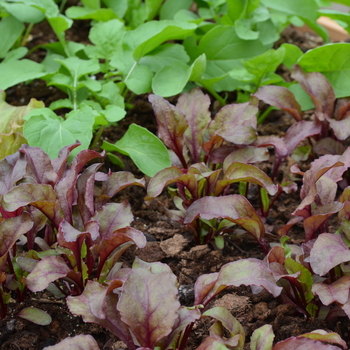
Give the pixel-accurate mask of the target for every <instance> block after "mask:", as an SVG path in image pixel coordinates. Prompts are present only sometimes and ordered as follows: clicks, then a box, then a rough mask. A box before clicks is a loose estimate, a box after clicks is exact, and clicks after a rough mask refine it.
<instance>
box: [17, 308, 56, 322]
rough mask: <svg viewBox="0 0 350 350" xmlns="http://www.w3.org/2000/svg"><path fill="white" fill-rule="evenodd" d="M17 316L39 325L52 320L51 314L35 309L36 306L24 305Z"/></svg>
mask: <svg viewBox="0 0 350 350" xmlns="http://www.w3.org/2000/svg"><path fill="white" fill-rule="evenodd" d="M17 316H18V317H20V318H24V319H25V320H28V321H30V322H33V323H35V324H38V325H40V326H47V325H48V324H50V323H51V321H52V319H51V316H50V315H49V314H48V313H47V312H46V311H43V310H40V309H37V308H36V307H26V308H24V309H22V310H21V311H20V312H19V313H18V314H17Z"/></svg>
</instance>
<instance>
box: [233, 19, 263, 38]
mask: <svg viewBox="0 0 350 350" xmlns="http://www.w3.org/2000/svg"><path fill="white" fill-rule="evenodd" d="M251 27H252V21H251V20H250V19H248V18H241V19H238V20H237V21H236V22H235V28H236V33H237V35H238V37H239V38H240V39H243V40H256V39H258V38H259V32H256V31H254V30H252V29H251Z"/></svg>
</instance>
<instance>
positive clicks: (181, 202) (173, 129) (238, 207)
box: [146, 89, 320, 253]
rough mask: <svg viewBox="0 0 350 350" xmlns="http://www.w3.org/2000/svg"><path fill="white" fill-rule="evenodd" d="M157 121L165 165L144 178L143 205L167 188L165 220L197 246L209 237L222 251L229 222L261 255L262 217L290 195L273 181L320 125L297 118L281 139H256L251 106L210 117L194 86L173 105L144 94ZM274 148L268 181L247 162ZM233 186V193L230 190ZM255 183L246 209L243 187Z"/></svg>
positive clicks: (253, 103)
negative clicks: (180, 226) (253, 200)
mask: <svg viewBox="0 0 350 350" xmlns="http://www.w3.org/2000/svg"><path fill="white" fill-rule="evenodd" d="M149 99H150V101H151V103H152V106H153V109H154V111H155V115H156V119H157V123H158V127H159V129H158V136H159V138H160V139H161V140H162V141H163V142H164V144H165V145H166V146H167V147H168V148H169V150H170V153H171V155H172V161H173V166H172V167H168V168H165V169H163V170H161V171H159V172H158V173H157V174H156V175H155V176H153V177H152V179H151V181H150V182H149V185H148V189H147V197H146V200H151V199H153V198H155V197H157V196H158V195H159V194H160V193H161V192H162V191H163V189H164V188H166V187H168V186H169V185H172V184H176V188H175V189H174V188H171V189H169V190H170V192H171V194H172V196H173V198H174V204H175V205H176V207H177V210H166V212H167V214H168V216H169V217H170V218H172V219H174V220H177V221H180V222H182V223H184V224H186V225H188V226H189V227H190V228H191V229H192V230H193V232H194V236H195V240H196V243H197V244H202V243H209V242H213V241H214V240H215V243H216V246H217V247H220V248H222V247H223V238H222V233H223V232H225V231H227V230H232V226H233V225H235V224H238V225H241V226H242V227H243V228H244V229H245V230H246V231H247V232H249V233H251V234H252V235H253V236H254V237H255V238H256V239H257V241H258V242H259V244H260V245H261V246H262V248H263V250H264V251H265V253H267V251H268V247H267V245H266V242H265V239H264V236H265V227H264V220H265V218H266V217H267V215H268V211H269V209H270V208H271V206H272V205H273V203H274V202H275V201H276V199H277V198H278V197H279V195H280V194H281V193H282V192H287V193H290V192H291V191H293V190H295V187H296V186H295V184H293V183H292V182H289V183H282V184H278V185H276V184H274V182H273V178H274V176H275V174H276V172H277V170H278V168H279V166H280V165H281V163H282V161H284V160H285V159H286V158H287V156H288V155H290V154H291V153H292V152H293V151H294V149H295V147H296V146H297V145H298V144H299V143H300V142H301V141H302V140H304V139H305V138H307V137H309V136H310V135H314V134H317V133H319V132H320V127H319V126H317V125H316V126H315V125H314V124H312V123H307V122H304V121H300V122H299V123H296V124H295V125H293V126H292V127H291V129H290V130H288V132H287V134H286V136H285V139H280V138H277V137H259V136H258V135H257V131H256V126H257V119H256V114H257V113H258V101H257V99H256V98H255V97H252V98H251V100H250V101H249V102H246V103H241V104H232V105H227V106H225V107H223V108H221V109H220V110H219V112H218V113H217V114H216V115H215V117H214V118H213V119H211V116H210V111H209V106H210V99H209V97H208V96H207V95H204V94H203V93H202V92H201V91H200V90H199V89H194V90H192V91H191V92H189V93H185V94H183V95H181V96H180V98H179V100H178V102H177V105H176V106H173V105H171V104H170V103H169V102H167V101H166V100H165V99H163V98H162V97H160V96H156V95H151V96H150V97H149ZM269 146H274V147H275V155H276V158H275V159H276V160H275V166H274V169H273V171H272V174H271V176H269V175H267V174H266V173H265V172H263V171H262V170H260V169H259V168H258V167H257V166H255V165H253V164H255V163H258V162H262V161H266V160H268V159H269V156H270V155H269V151H268V149H267V147H269ZM234 183H237V184H239V185H238V186H239V187H238V192H239V194H235V195H229V196H228V194H230V193H232V186H231V185H232V184H234ZM251 185H257V186H258V189H259V190H258V194H259V199H260V208H259V210H255V209H254V208H253V207H252V205H251V204H250V202H249V200H248V199H247V197H248V188H249V186H251Z"/></svg>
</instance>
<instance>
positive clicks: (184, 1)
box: [159, 0, 192, 20]
mask: <svg viewBox="0 0 350 350" xmlns="http://www.w3.org/2000/svg"><path fill="white" fill-rule="evenodd" d="M191 4H192V0H166V1H165V2H164V4H163V6H162V8H161V10H160V13H159V17H160V19H161V20H164V19H174V16H175V15H176V13H177V12H179V11H180V10H188V9H189V8H190V6H191Z"/></svg>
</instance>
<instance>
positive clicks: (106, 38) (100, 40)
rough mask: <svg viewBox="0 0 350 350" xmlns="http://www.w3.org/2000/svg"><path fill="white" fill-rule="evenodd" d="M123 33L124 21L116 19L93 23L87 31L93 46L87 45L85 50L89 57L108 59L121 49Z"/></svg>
mask: <svg viewBox="0 0 350 350" xmlns="http://www.w3.org/2000/svg"><path fill="white" fill-rule="evenodd" d="M124 33H125V27H124V23H123V22H122V21H120V20H118V19H112V20H110V21H108V22H99V23H97V24H95V25H94V26H93V27H92V28H91V29H90V33H89V39H90V41H91V42H92V43H93V44H94V45H95V46H87V47H86V49H85V51H86V52H87V53H88V55H89V53H90V55H89V56H90V57H91V58H93V57H97V58H103V59H106V60H110V59H111V58H112V56H113V55H114V54H115V52H116V51H118V50H120V49H121V44H122V39H123V36H124Z"/></svg>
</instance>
